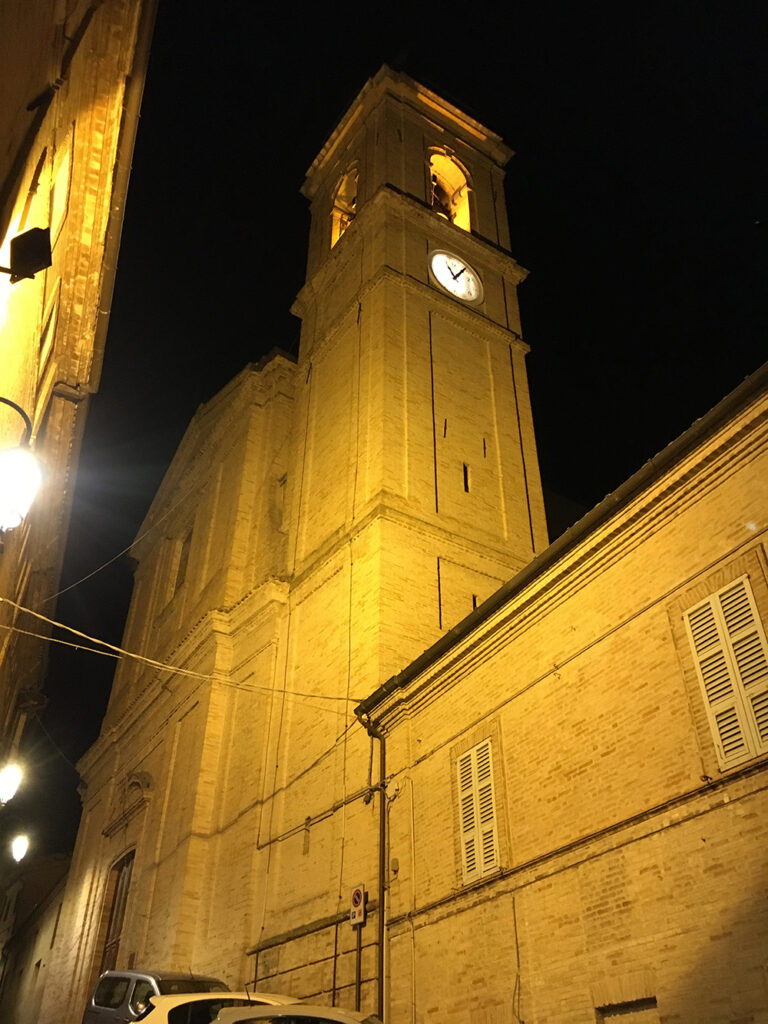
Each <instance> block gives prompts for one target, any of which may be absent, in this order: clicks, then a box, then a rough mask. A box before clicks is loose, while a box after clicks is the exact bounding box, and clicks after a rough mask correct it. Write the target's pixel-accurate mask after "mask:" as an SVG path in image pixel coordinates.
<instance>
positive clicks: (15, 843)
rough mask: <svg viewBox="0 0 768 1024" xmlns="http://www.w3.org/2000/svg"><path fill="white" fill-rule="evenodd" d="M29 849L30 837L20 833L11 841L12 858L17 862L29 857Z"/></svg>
mask: <svg viewBox="0 0 768 1024" xmlns="http://www.w3.org/2000/svg"><path fill="white" fill-rule="evenodd" d="M28 849H29V836H27V835H24V833H20V834H19V835H17V836H14V837H13V839H12V840H11V856H12V857H13V859H14V860H15V861H17V862H18V861H20V860H22V859H23V858H24V857H26V855H27V850H28Z"/></svg>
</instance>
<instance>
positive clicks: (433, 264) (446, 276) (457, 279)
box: [429, 249, 483, 302]
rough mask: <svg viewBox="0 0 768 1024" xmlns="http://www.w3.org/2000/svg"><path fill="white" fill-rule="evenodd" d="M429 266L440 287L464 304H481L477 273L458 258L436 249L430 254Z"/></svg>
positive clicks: (481, 292)
mask: <svg viewBox="0 0 768 1024" xmlns="http://www.w3.org/2000/svg"><path fill="white" fill-rule="evenodd" d="M429 266H430V270H431V271H432V275H433V277H434V278H435V280H436V281H437V283H438V284H439V285H441V287H443V288H445V290H446V291H447V292H450V293H451V295H455V296H456V298H457V299H462V300H463V301H464V302H481V301H482V298H483V284H482V281H481V280H480V277H479V276H478V274H477V271H475V270H473V269H472V267H470V265H469V264H468V263H467V261H466V260H463V259H462V258H461V257H460V256H454V255H453V253H450V252H446V251H445V250H444V249H436V250H435V251H434V252H432V253H430V256H429Z"/></svg>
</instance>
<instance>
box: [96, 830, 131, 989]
mask: <svg viewBox="0 0 768 1024" xmlns="http://www.w3.org/2000/svg"><path fill="white" fill-rule="evenodd" d="M135 852H136V851H135V850H130V851H129V852H128V853H126V854H125V856H124V857H121V858H120V860H119V861H118V862H117V863H116V864H113V866H112V870H111V871H110V872H109V878H108V879H107V892H106V897H105V900H104V909H103V911H102V917H101V927H100V928H99V931H100V933H101V934H100V936H99V938H100V939H102V941H103V943H104V945H103V946H102V956H101V967H100V968H99V973H100V974H101V972H102V971H111V970H114V968H115V966H116V964H117V951H118V949H119V947H120V939H121V937H122V933H123V921H124V920H125V906H126V903H127V902H128V890H129V889H130V887H131V874H132V872H133V858H134V854H135Z"/></svg>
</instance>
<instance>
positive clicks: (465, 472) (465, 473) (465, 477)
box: [463, 462, 469, 494]
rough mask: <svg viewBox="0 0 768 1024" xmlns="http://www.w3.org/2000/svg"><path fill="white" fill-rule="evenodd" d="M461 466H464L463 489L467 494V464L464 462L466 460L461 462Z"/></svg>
mask: <svg viewBox="0 0 768 1024" xmlns="http://www.w3.org/2000/svg"><path fill="white" fill-rule="evenodd" d="M463 466H464V490H465V492H466V493H467V494H469V466H468V465H467V464H466V462H465V463H464V464H463Z"/></svg>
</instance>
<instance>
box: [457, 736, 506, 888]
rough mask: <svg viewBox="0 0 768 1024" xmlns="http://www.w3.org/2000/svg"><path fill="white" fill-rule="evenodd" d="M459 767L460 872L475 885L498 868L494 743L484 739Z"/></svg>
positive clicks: (463, 756)
mask: <svg viewBox="0 0 768 1024" xmlns="http://www.w3.org/2000/svg"><path fill="white" fill-rule="evenodd" d="M456 767H457V771H458V781H459V827H460V830H461V869H462V875H463V878H464V881H465V882H472V881H474V880H475V879H477V878H482V877H483V875H486V874H488V872H490V871H492V870H493V869H494V868H496V867H498V866H499V838H498V829H497V824H496V801H495V799H494V795H493V750H492V746H491V741H490V740H483V742H482V743H478V744H477V746H476V747H472V749H471V750H468V751H467V752H466V753H465V754H462V755H461V756H460V757H459V758H458V760H457V763H456Z"/></svg>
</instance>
